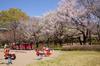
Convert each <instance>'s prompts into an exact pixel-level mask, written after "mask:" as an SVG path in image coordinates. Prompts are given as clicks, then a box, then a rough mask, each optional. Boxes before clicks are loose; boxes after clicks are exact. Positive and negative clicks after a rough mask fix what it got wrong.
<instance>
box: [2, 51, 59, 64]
mask: <svg viewBox="0 0 100 66" xmlns="http://www.w3.org/2000/svg"><path fill="white" fill-rule="evenodd" d="M12 52H14V53H15V54H16V57H17V58H16V60H14V61H13V64H10V65H9V66H26V65H28V64H31V63H33V62H36V61H39V60H36V56H35V52H34V51H33V50H31V51H25V50H17V51H13V50H12ZM3 55H4V54H3V51H2V50H1V51H0V66H8V65H7V64H6V63H7V61H6V60H4V59H3ZM57 55H59V52H57V51H54V53H53V54H52V55H51V56H50V57H44V58H43V59H42V60H50V59H54V58H55V57H57Z"/></svg>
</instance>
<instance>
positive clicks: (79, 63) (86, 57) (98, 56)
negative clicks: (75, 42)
mask: <svg viewBox="0 0 100 66" xmlns="http://www.w3.org/2000/svg"><path fill="white" fill-rule="evenodd" d="M60 52H61V53H62V55H60V56H59V57H57V58H55V59H52V60H45V61H41V60H40V61H38V62H35V63H33V64H30V65H28V66H100V52H98V51H97V52H96V51H60Z"/></svg>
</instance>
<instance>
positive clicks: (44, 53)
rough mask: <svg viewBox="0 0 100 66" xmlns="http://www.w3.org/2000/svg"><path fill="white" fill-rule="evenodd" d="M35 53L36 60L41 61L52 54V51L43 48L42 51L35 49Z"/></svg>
mask: <svg viewBox="0 0 100 66" xmlns="http://www.w3.org/2000/svg"><path fill="white" fill-rule="evenodd" d="M35 53H36V55H37V57H38V59H42V58H43V57H48V56H50V55H51V54H52V53H53V50H52V49H50V48H48V47H43V48H42V49H35Z"/></svg>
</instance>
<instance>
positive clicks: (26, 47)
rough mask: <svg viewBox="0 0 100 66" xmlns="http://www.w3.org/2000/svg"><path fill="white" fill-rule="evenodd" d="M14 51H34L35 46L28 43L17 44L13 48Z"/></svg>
mask: <svg viewBox="0 0 100 66" xmlns="http://www.w3.org/2000/svg"><path fill="white" fill-rule="evenodd" d="M12 49H16V50H32V49H33V44H28V43H24V44H15V45H13V46H12Z"/></svg>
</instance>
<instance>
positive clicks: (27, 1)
mask: <svg viewBox="0 0 100 66" xmlns="http://www.w3.org/2000/svg"><path fill="white" fill-rule="evenodd" d="M59 1H60V0H0V10H6V9H9V8H19V9H21V10H22V11H24V12H25V13H27V14H28V15H29V16H41V15H42V14H44V13H45V12H48V11H50V10H53V9H55V8H56V7H57V5H58V2H59Z"/></svg>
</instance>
